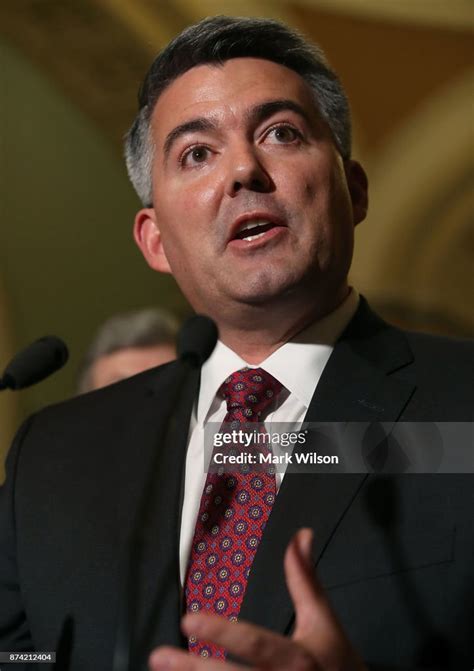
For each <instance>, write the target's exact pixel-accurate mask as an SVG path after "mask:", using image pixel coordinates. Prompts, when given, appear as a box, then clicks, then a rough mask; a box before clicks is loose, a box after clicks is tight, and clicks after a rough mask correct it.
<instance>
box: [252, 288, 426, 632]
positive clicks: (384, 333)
mask: <svg viewBox="0 0 474 671" xmlns="http://www.w3.org/2000/svg"><path fill="white" fill-rule="evenodd" d="M411 361H412V355H411V351H410V350H409V348H408V345H407V343H406V340H405V338H404V336H403V334H401V333H400V332H398V331H397V330H396V329H393V328H391V327H389V326H388V325H386V324H385V323H384V322H382V321H381V320H380V319H379V318H378V317H377V316H376V315H374V314H373V313H372V312H371V311H370V309H369V308H368V306H367V303H366V302H365V301H364V299H361V305H360V306H359V309H358V311H357V313H356V315H355V316H354V318H353V320H352V321H351V323H350V324H349V326H348V328H347V329H346V331H345V332H344V333H343V335H342V336H341V338H340V339H339V341H338V342H337V343H336V345H335V347H334V351H333V353H332V355H331V357H330V359H329V361H328V363H327V365H326V367H325V369H324V371H323V374H322V376H321V379H320V381H319V384H318V385H317V388H316V390H315V393H314V395H313V398H312V401H311V404H310V407H309V409H308V412H307V415H306V418H305V421H307V422H348V421H349V422H373V421H383V422H395V421H396V420H397V418H398V417H399V416H400V414H401V412H402V411H403V408H404V407H405V405H406V403H407V402H408V400H409V398H410V396H411V395H412V393H413V385H412V384H411V383H409V382H405V381H401V380H399V379H397V378H395V377H391V376H390V374H391V373H393V372H394V371H395V370H398V369H400V368H402V367H405V366H407V364H408V363H410V362H411ZM305 449H307V450H309V451H314V447H313V448H312V447H311V445H308V446H307V447H306V448H305ZM366 477H367V476H366V475H364V474H343V475H337V474H332V475H322V474H315V473H313V474H311V473H303V474H298V473H287V474H286V475H285V478H284V479H283V482H282V485H281V488H280V491H279V493H278V496H277V500H276V502H275V506H274V509H273V511H272V514H271V517H270V519H269V521H268V524H267V527H266V529H265V534H264V536H263V539H262V542H261V544H260V547H259V549H258V552H257V555H256V557H255V560H254V563H253V566H252V571H251V574H250V578H249V582H248V585H247V591H246V594H245V598H244V602H243V604H242V608H241V612H240V617H241V619H243V620H244V619H247V620H250V621H252V622H255V623H257V624H260V625H262V626H265V627H268V628H270V629H273V630H275V631H278V632H281V633H286V632H288V630H289V628H290V627H291V624H292V620H293V617H294V613H293V606H292V603H291V599H290V597H289V594H288V591H287V589H286V584H285V577H284V571H283V557H284V553H285V549H286V546H287V545H288V542H289V540H290V538H291V537H292V536H293V534H294V533H295V532H296V531H297V529H299V528H301V527H311V528H313V529H314V534H315V540H314V559H315V566H317V565H318V563H319V561H320V560H321V558H322V557H323V555H324V552H325V549H326V547H327V545H328V544H329V543H330V541H331V537H332V535H333V534H334V532H335V531H336V529H337V526H338V524H339V523H340V522H341V520H342V519H343V518H344V516H345V514H346V512H347V511H348V509H349V508H350V506H351V503H352V502H353V500H354V499H355V497H356V496H357V494H358V492H359V491H360V489H361V488H362V486H363V484H364V482H365V479H366Z"/></svg>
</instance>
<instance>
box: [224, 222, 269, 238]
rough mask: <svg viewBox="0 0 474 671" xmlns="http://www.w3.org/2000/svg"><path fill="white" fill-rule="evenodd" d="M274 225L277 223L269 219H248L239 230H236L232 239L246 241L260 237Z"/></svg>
mask: <svg viewBox="0 0 474 671" xmlns="http://www.w3.org/2000/svg"><path fill="white" fill-rule="evenodd" d="M276 226H277V224H275V223H273V222H271V221H265V220H261V221H257V220H254V221H248V222H246V223H245V224H244V225H243V226H242V228H241V229H240V230H239V231H237V233H236V234H235V235H234V236H233V238H232V240H246V241H247V242H251V241H252V240H257V238H261V237H262V236H264V235H265V233H267V231H271V230H272V228H275V227H276Z"/></svg>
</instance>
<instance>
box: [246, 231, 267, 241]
mask: <svg viewBox="0 0 474 671" xmlns="http://www.w3.org/2000/svg"><path fill="white" fill-rule="evenodd" d="M262 235H265V231H264V232H263V233H256V234H255V235H249V236H248V237H246V238H243V239H244V240H247V242H249V241H250V240H256V239H257V238H261V237H262Z"/></svg>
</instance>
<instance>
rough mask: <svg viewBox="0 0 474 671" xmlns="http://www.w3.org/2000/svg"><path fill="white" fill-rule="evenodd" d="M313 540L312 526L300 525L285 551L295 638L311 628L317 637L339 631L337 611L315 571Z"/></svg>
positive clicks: (298, 637) (286, 574)
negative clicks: (303, 526)
mask: <svg viewBox="0 0 474 671" xmlns="http://www.w3.org/2000/svg"><path fill="white" fill-rule="evenodd" d="M312 544H313V531H312V529H300V530H299V531H298V532H297V533H296V534H295V535H294V536H293V538H292V539H291V541H290V543H289V545H288V548H287V551H286V554H285V577H286V584H287V586H288V591H289V592H290V596H291V599H292V601H293V604H294V606H295V613H296V627H295V635H294V639H295V640H299V639H300V638H302V637H304V636H306V635H307V634H308V632H311V633H312V635H313V636H314V634H315V633H317V634H318V637H319V636H321V637H324V636H327V635H328V634H329V633H331V634H332V635H334V634H335V633H336V631H337V633H339V627H338V625H337V621H336V618H335V615H334V613H333V612H332V609H331V607H330V605H329V602H328V600H327V598H326V595H325V594H324V590H323V588H322V586H321V584H320V582H319V581H318V579H317V577H316V575H315V573H314V567H313V560H312V555H311V549H312ZM334 628H335V629H336V631H334ZM331 637H332V636H331Z"/></svg>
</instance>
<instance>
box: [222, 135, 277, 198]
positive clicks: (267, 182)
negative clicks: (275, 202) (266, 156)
mask: <svg viewBox="0 0 474 671" xmlns="http://www.w3.org/2000/svg"><path fill="white" fill-rule="evenodd" d="M272 188H273V182H272V179H271V177H270V175H269V174H268V172H267V171H266V170H265V167H264V166H263V165H262V163H261V162H260V160H259V157H258V155H257V153H256V150H255V148H254V147H253V146H251V145H245V146H239V147H238V148H235V149H234V151H233V152H232V153H231V155H230V156H229V173H228V178H227V189H226V190H227V193H228V195H229V196H231V197H234V196H236V195H237V194H238V193H239V191H242V190H245V189H246V190H248V191H257V192H259V193H266V192H269V191H271V190H272Z"/></svg>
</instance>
